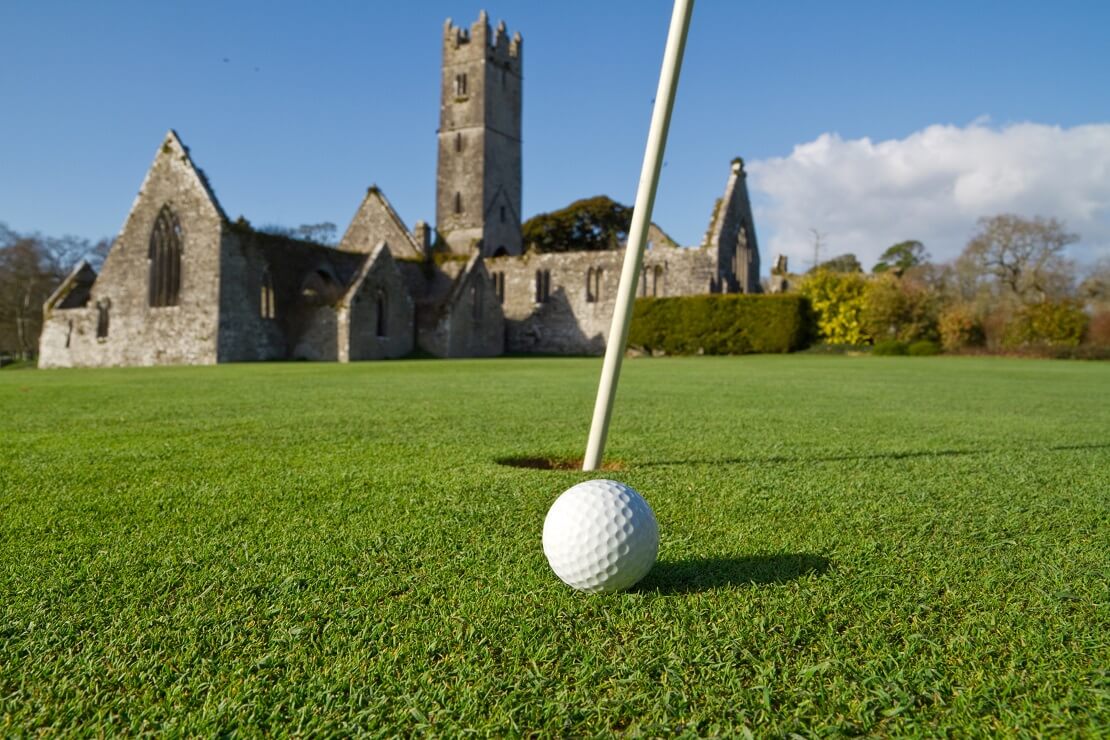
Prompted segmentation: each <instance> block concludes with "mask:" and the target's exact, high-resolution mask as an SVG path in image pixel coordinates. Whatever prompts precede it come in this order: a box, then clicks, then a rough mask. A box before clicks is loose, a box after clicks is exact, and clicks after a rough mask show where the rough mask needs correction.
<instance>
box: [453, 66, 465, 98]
mask: <svg viewBox="0 0 1110 740" xmlns="http://www.w3.org/2000/svg"><path fill="white" fill-rule="evenodd" d="M455 94H456V95H466V73H465V72H463V73H462V74H457V75H455Z"/></svg>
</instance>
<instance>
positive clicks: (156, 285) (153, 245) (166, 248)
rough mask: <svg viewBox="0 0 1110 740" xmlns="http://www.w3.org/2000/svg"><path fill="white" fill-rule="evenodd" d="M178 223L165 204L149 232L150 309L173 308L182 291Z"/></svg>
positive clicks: (180, 244) (179, 227)
mask: <svg viewBox="0 0 1110 740" xmlns="http://www.w3.org/2000/svg"><path fill="white" fill-rule="evenodd" d="M181 251H182V235H181V224H180V223H179V222H178V220H177V216H176V215H174V212H173V211H172V210H170V207H169V206H168V205H165V206H162V210H160V211H159V212H158V218H156V219H155V220H154V228H153V230H151V233H150V249H149V252H148V253H147V258H148V261H149V262H150V278H149V279H150V285H149V295H148V302H149V304H150V305H151V306H152V307H155V308H159V307H163V306H176V305H177V299H178V294H179V293H180V290H181Z"/></svg>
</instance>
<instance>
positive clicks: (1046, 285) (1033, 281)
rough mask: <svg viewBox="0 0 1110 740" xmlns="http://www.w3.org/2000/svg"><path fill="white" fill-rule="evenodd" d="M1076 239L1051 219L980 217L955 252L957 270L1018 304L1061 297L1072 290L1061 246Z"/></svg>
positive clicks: (1072, 278)
mask: <svg viewBox="0 0 1110 740" xmlns="http://www.w3.org/2000/svg"><path fill="white" fill-rule="evenodd" d="M1078 240H1079V237H1078V236H1077V235H1076V234H1071V233H1068V232H1067V231H1066V230H1065V228H1064V225H1063V224H1062V223H1061V222H1059V221H1057V220H1056V219H1051V218H1050V219H1044V218H1041V217H1039V216H1038V217H1036V218H1033V219H1024V218H1021V217H1020V216H1015V215H1012V214H1002V215H999V216H993V217H991V218H982V219H979V232H978V233H977V234H976V235H975V236H974V237H972V239H971V241H970V242H968V245H967V247H966V248H965V249H964V252H963V254H962V255H961V256H960V260H959V262H960V263H961V264H960V268H962V269H964V270H965V271H970V272H971V273H973V274H975V275H976V276H977V277H978V278H979V279H982V278H986V279H987V280H988V281H992V282H993V285H991V286H989V287H991V288H992V289H993V290H995V291H996V295H998V297H1011V296H1012V297H1014V298H1016V299H1017V300H1018V301H1020V302H1021V303H1025V304H1029V303H1038V302H1043V301H1047V300H1050V299H1059V298H1065V297H1067V296H1068V295H1070V294H1071V292H1072V287H1073V285H1074V281H1075V273H1074V266H1073V265H1072V263H1071V262H1070V261H1068V260H1067V259H1065V257H1064V250H1065V248H1066V247H1067V246H1068V245H1069V244H1073V243H1075V242H1077V241H1078Z"/></svg>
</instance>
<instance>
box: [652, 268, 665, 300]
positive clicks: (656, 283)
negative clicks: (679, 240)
mask: <svg viewBox="0 0 1110 740" xmlns="http://www.w3.org/2000/svg"><path fill="white" fill-rule="evenodd" d="M662 286H663V266H662V265H656V266H655V269H653V270H652V271H651V294H652V295H653V296H657V295H659V293H660V292H661V290H660V289H661V288H662Z"/></svg>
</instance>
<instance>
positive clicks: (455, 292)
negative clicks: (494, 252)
mask: <svg viewBox="0 0 1110 740" xmlns="http://www.w3.org/2000/svg"><path fill="white" fill-rule="evenodd" d="M481 261H482V253H481V252H475V253H474V254H473V255H471V257H470V259H468V260H467V261H466V266H465V267H463V269H462V270H460V271H459V274H458V275H457V276H456V277H455V283H454V285H452V286H451V290H449V291H447V295H446V296H444V299H443V302H442V303H441V304H440V308H441V309H442V308H443V307H444V306H453V305H455V303H457V302H458V300H459V299H460V298H461V297H462V294H463V291H464V290H465V286H466V282H467V280H468V279H469V278H470V276H471V275H472V274H473V273H474V270H475V269H476V268H477V267H478V263H480V262H481Z"/></svg>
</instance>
